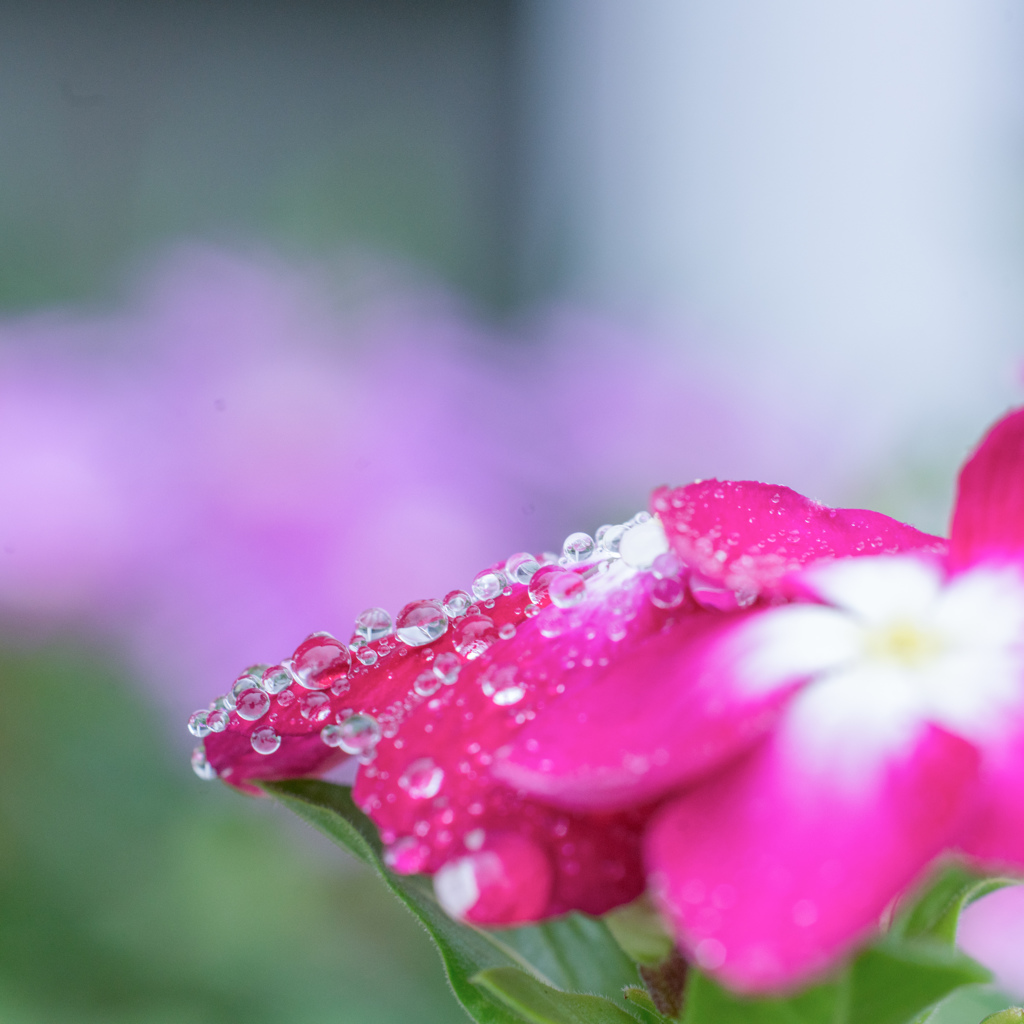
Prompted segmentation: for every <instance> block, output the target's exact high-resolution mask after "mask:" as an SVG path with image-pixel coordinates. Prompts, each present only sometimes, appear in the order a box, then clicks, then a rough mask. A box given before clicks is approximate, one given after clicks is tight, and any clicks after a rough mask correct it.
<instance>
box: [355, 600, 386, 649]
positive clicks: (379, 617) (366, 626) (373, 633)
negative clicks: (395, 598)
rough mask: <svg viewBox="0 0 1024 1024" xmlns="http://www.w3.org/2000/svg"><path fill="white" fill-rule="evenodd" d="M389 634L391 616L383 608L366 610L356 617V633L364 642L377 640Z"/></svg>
mask: <svg viewBox="0 0 1024 1024" xmlns="http://www.w3.org/2000/svg"><path fill="white" fill-rule="evenodd" d="M390 632H391V616H390V615H389V614H388V613H387V612H386V611H385V610H384V609H383V608H367V609H366V610H365V611H362V612H360V613H359V614H358V615H357V616H356V633H358V634H359V636H361V637H362V638H363V639H364V640H367V641H369V640H379V639H380V638H381V637H383V636H387V635H388V634H389V633H390Z"/></svg>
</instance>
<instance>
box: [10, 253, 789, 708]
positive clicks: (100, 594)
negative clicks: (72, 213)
mask: <svg viewBox="0 0 1024 1024" xmlns="http://www.w3.org/2000/svg"><path fill="white" fill-rule="evenodd" d="M331 284H332V282H331V279H330V277H329V276H328V275H327V274H326V273H325V272H324V271H323V270H322V269H319V270H317V269H313V270H310V269H304V270H299V269H296V268H295V267H289V266H286V265H283V264H280V263H275V262H273V261H270V260H264V261H254V260H249V259H240V258H237V257H232V256H229V255H225V254H223V253H219V252H215V251H210V250H188V251H183V252H181V253H179V254H178V255H177V256H176V257H175V258H173V259H171V260H169V261H168V262H167V263H166V264H164V265H163V266H162V267H161V268H160V269H159V270H158V272H157V273H155V274H154V275H153V276H152V277H151V278H150V279H149V281H148V282H147V283H145V284H144V286H143V287H142V288H140V289H139V292H138V293H137V295H136V296H135V298H134V300H133V301H132V303H130V304H129V305H128V306H127V307H126V308H125V309H124V310H122V311H119V312H114V313H95V312H94V313H84V312H81V311H70V312H69V311H49V312H46V313H41V314H34V315H32V316H29V317H23V318H18V319H9V320H7V321H6V322H3V323H0V474H2V479H3V481H4V487H3V490H2V492H0V610H2V611H3V613H4V616H5V618H7V620H8V621H14V622H17V623H18V624H19V625H21V624H23V623H24V622H25V620H26V616H28V617H29V620H30V621H32V622H35V623H38V622H43V623H48V622H53V621H61V622H68V621H72V622H76V623H78V624H80V625H84V626H85V628H87V629H90V630H92V631H97V630H100V631H104V632H105V633H106V635H108V636H109V635H112V636H113V637H114V639H115V641H116V642H119V643H124V644H127V645H128V647H129V649H130V650H131V652H132V654H133V656H134V657H135V658H136V660H137V664H139V665H140V667H141V668H142V670H143V672H144V674H145V675H147V676H148V677H149V678H150V679H152V680H154V681H155V682H156V683H157V684H158V685H159V686H160V687H161V689H162V690H163V691H164V692H165V694H166V696H167V699H168V700H169V701H170V702H171V703H172V705H173V706H174V707H175V708H176V709H177V710H178V711H181V712H184V711H187V710H191V708H192V706H193V705H197V704H199V703H202V702H204V701H205V698H206V695H207V694H208V693H209V692H210V690H211V688H212V687H216V686H217V685H219V682H220V681H221V680H223V679H224V678H226V677H228V676H230V675H232V674H233V673H234V672H235V671H236V670H237V667H238V665H239V664H241V663H242V662H244V661H245V660H251V659H253V658H260V657H263V658H266V659H267V660H273V658H274V657H275V656H276V654H277V653H278V652H279V651H280V650H282V649H290V648H291V647H293V646H294V645H295V643H296V642H297V640H298V639H300V638H301V637H302V636H303V635H305V633H306V632H308V630H309V628H310V624H311V623H312V624H319V625H322V626H323V627H324V628H327V629H332V630H333V631H335V632H337V633H338V634H339V635H345V636H347V635H348V633H349V632H350V629H349V624H350V622H351V620H352V617H353V616H354V615H355V614H356V613H357V612H358V611H359V610H360V609H361V608H362V607H364V606H365V605H367V604H377V605H382V606H384V607H388V608H391V609H392V610H395V609H397V607H398V606H399V605H400V604H402V603H404V602H405V601H406V600H407V599H408V596H409V594H410V593H420V594H422V595H424V596H428V595H432V596H437V595H439V594H440V593H441V592H442V591H443V590H444V589H447V587H448V586H450V583H451V581H452V580H458V579H464V580H465V581H466V582H467V583H468V581H469V580H470V579H471V578H472V576H473V575H474V574H475V572H476V571H477V570H478V569H479V568H481V567H482V566H484V565H487V564H489V563H490V562H492V561H493V560H494V558H495V557H496V556H497V555H500V554H501V553H502V552H505V551H508V550H510V549H512V548H519V547H523V546H524V544H525V545H527V546H529V545H532V546H533V547H536V548H538V549H540V548H542V547H543V546H544V545H546V544H548V543H549V542H550V538H551V536H553V535H554V536H558V535H560V534H561V533H564V532H567V531H568V528H569V527H570V525H573V526H574V525H575V524H576V523H578V522H579V517H580V515H581V514H582V512H583V510H586V512H587V514H588V515H593V514H594V513H595V511H597V512H599V513H600V511H601V510H605V512H606V513H607V514H610V515H614V514H616V513H617V512H620V511H621V510H622V509H625V508H632V507H633V506H634V505H636V504H637V503H638V502H640V501H642V499H643V496H644V494H645V493H646V490H647V487H648V485H649V482H650V480H652V479H655V480H656V479H659V478H663V479H666V478H679V477H686V476H694V475H700V474H701V473H702V472H704V471H705V470H706V468H710V467H711V466H712V465H715V466H719V467H720V466H722V465H724V466H726V467H727V468H730V469H735V470H736V471H737V472H743V471H748V472H754V473H756V472H757V471H758V469H761V470H762V471H763V472H764V473H768V472H772V473H775V474H776V475H781V474H782V473H784V472H785V470H786V468H787V467H786V466H785V465H781V464H780V462H786V461H787V460H788V461H792V460H793V459H804V458H806V456H807V450H806V446H804V447H802V448H801V449H800V450H799V451H795V452H794V451H791V452H789V453H788V454H786V455H784V456H781V457H780V456H779V455H778V454H774V455H770V456H769V455H767V454H766V453H767V452H768V451H769V450H773V451H775V452H776V453H777V452H779V451H780V450H781V451H784V450H785V446H784V445H778V444H775V445H773V444H772V439H773V438H775V439H776V440H777V439H778V437H779V436H781V435H779V434H778V433H777V431H779V430H782V431H783V433H785V431H784V430H783V428H781V427H779V426H778V423H779V420H778V417H777V416H776V417H767V416H761V415H760V414H759V412H758V410H756V409H751V408H749V407H748V405H747V404H746V401H745V399H743V397H742V396H737V395H732V394H728V393H726V392H724V390H723V389H720V388H719V389H716V388H715V387H713V386H709V384H708V382H707V381H706V380H704V379H702V377H701V376H700V375H699V374H696V373H693V372H688V371H687V370H686V369H685V368H684V366H683V364H682V363H681V361H680V359H679V357H678V356H673V355H672V354H671V352H670V350H668V349H659V348H658V347H657V346H656V345H654V344H653V343H651V342H649V341H645V340H643V339H638V338H636V337H634V336H630V335H626V334H625V333H624V332H622V331H619V330H617V329H615V328H613V327H612V326H610V325H608V324H602V323H596V322H593V321H590V320H587V319H586V318H584V317H581V316H580V315H579V314H569V313H561V314H558V315H552V316H549V317H548V318H547V319H546V320H545V321H544V322H543V324H542V325H541V326H537V327H535V328H534V329H533V330H532V331H530V332H529V336H526V337H524V336H519V337H511V336H509V334H508V332H505V333H501V332H498V331H494V330H492V331H487V330H484V329H482V328H481V327H480V326H479V325H478V324H477V323H475V322H474V321H473V320H472V319H471V318H469V317H467V316H466V315H465V314H464V313H463V312H460V311H459V310H458V309H456V308H455V306H454V304H453V303H452V302H451V301H448V300H444V299H442V298H439V297H438V296H437V295H431V294H425V293H424V292H423V291H422V290H418V291H410V290H408V289H407V290H405V291H398V290H395V289H390V290H386V289H379V288H378V289H377V290H376V292H375V293H374V296H375V297H373V298H369V299H367V298H365V296H364V298H363V299H362V300H361V301H360V302H358V303H357V302H353V301H351V296H350V297H349V301H348V302H347V303H346V302H343V301H340V300H339V299H338V298H337V297H336V295H335V292H336V289H334V288H332V286H331ZM348 284H349V289H348V290H349V291H350V292H351V291H353V289H352V287H351V280H349V282H348ZM371 290H372V289H371ZM522 333H523V334H525V333H526V332H522ZM751 416H753V417H755V418H757V419H758V420H759V422H761V423H763V424H764V426H763V429H759V431H758V432H757V434H756V436H758V437H760V438H762V439H764V441H765V452H764V453H762V455H764V458H763V459H761V461H758V459H759V456H758V454H757V453H754V454H753V456H751V455H750V454H749V453H748V454H743V451H744V446H745V445H747V446H748V445H749V439H750V437H751V431H749V430H745V429H743V428H744V424H745V423H746V421H747V419H748V418H749V417H751ZM772 424H775V426H774V427H773V426H772ZM773 431H775V433H773ZM790 475H792V474H790Z"/></svg>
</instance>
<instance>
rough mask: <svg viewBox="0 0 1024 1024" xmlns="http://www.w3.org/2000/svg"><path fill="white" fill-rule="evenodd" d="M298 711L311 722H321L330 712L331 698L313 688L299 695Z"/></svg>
mask: <svg viewBox="0 0 1024 1024" xmlns="http://www.w3.org/2000/svg"><path fill="white" fill-rule="evenodd" d="M299 713H300V714H301V715H302V717H303V718H308V719H309V720H310V721H311V722H322V721H324V719H326V718H327V717H328V715H330V713H331V698H330V697H328V696H327V694H326V693H321V692H320V691H319V690H314V691H312V692H311V693H304V694H302V696H301V697H299Z"/></svg>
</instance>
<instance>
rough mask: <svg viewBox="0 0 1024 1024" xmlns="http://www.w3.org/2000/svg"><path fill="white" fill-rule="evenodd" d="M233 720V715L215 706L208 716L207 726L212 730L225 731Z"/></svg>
mask: <svg viewBox="0 0 1024 1024" xmlns="http://www.w3.org/2000/svg"><path fill="white" fill-rule="evenodd" d="M230 721H231V716H230V715H229V714H228V713H227V712H226V711H222V710H221V709H220V708H214V709H213V710H212V711H211V712H210V713H209V714H208V715H207V716H206V728H207V729H209V730H210V732H223V731H224V730H225V729H226V728H227V727H228V723H229V722H230Z"/></svg>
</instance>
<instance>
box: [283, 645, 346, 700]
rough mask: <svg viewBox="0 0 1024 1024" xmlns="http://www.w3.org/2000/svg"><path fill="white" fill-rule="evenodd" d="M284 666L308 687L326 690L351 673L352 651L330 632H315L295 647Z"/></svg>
mask: <svg viewBox="0 0 1024 1024" xmlns="http://www.w3.org/2000/svg"><path fill="white" fill-rule="evenodd" d="M284 667H285V668H287V669H289V670H290V671H291V673H292V675H293V676H294V677H295V681H296V682H297V683H298V684H299V685H300V686H304V687H306V689H307V690H326V689H327V688H328V687H329V686H333V685H334V683H336V682H337V681H338V680H339V679H344V678H345V677H346V676H347V675H348V673H349V669H350V668H351V667H352V655H351V653H350V652H349V649H348V647H346V646H345V644H343V643H342V642H341V641H340V640H335V639H334V637H333V636H331V635H330V634H329V633H314V634H313V635H312V636H310V637H307V638H306V639H305V640H303V641H302V643H301V644H299V646H298V647H296V648H295V653H294V654H293V655H292V657H291V660H290V661H286V662H284Z"/></svg>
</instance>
